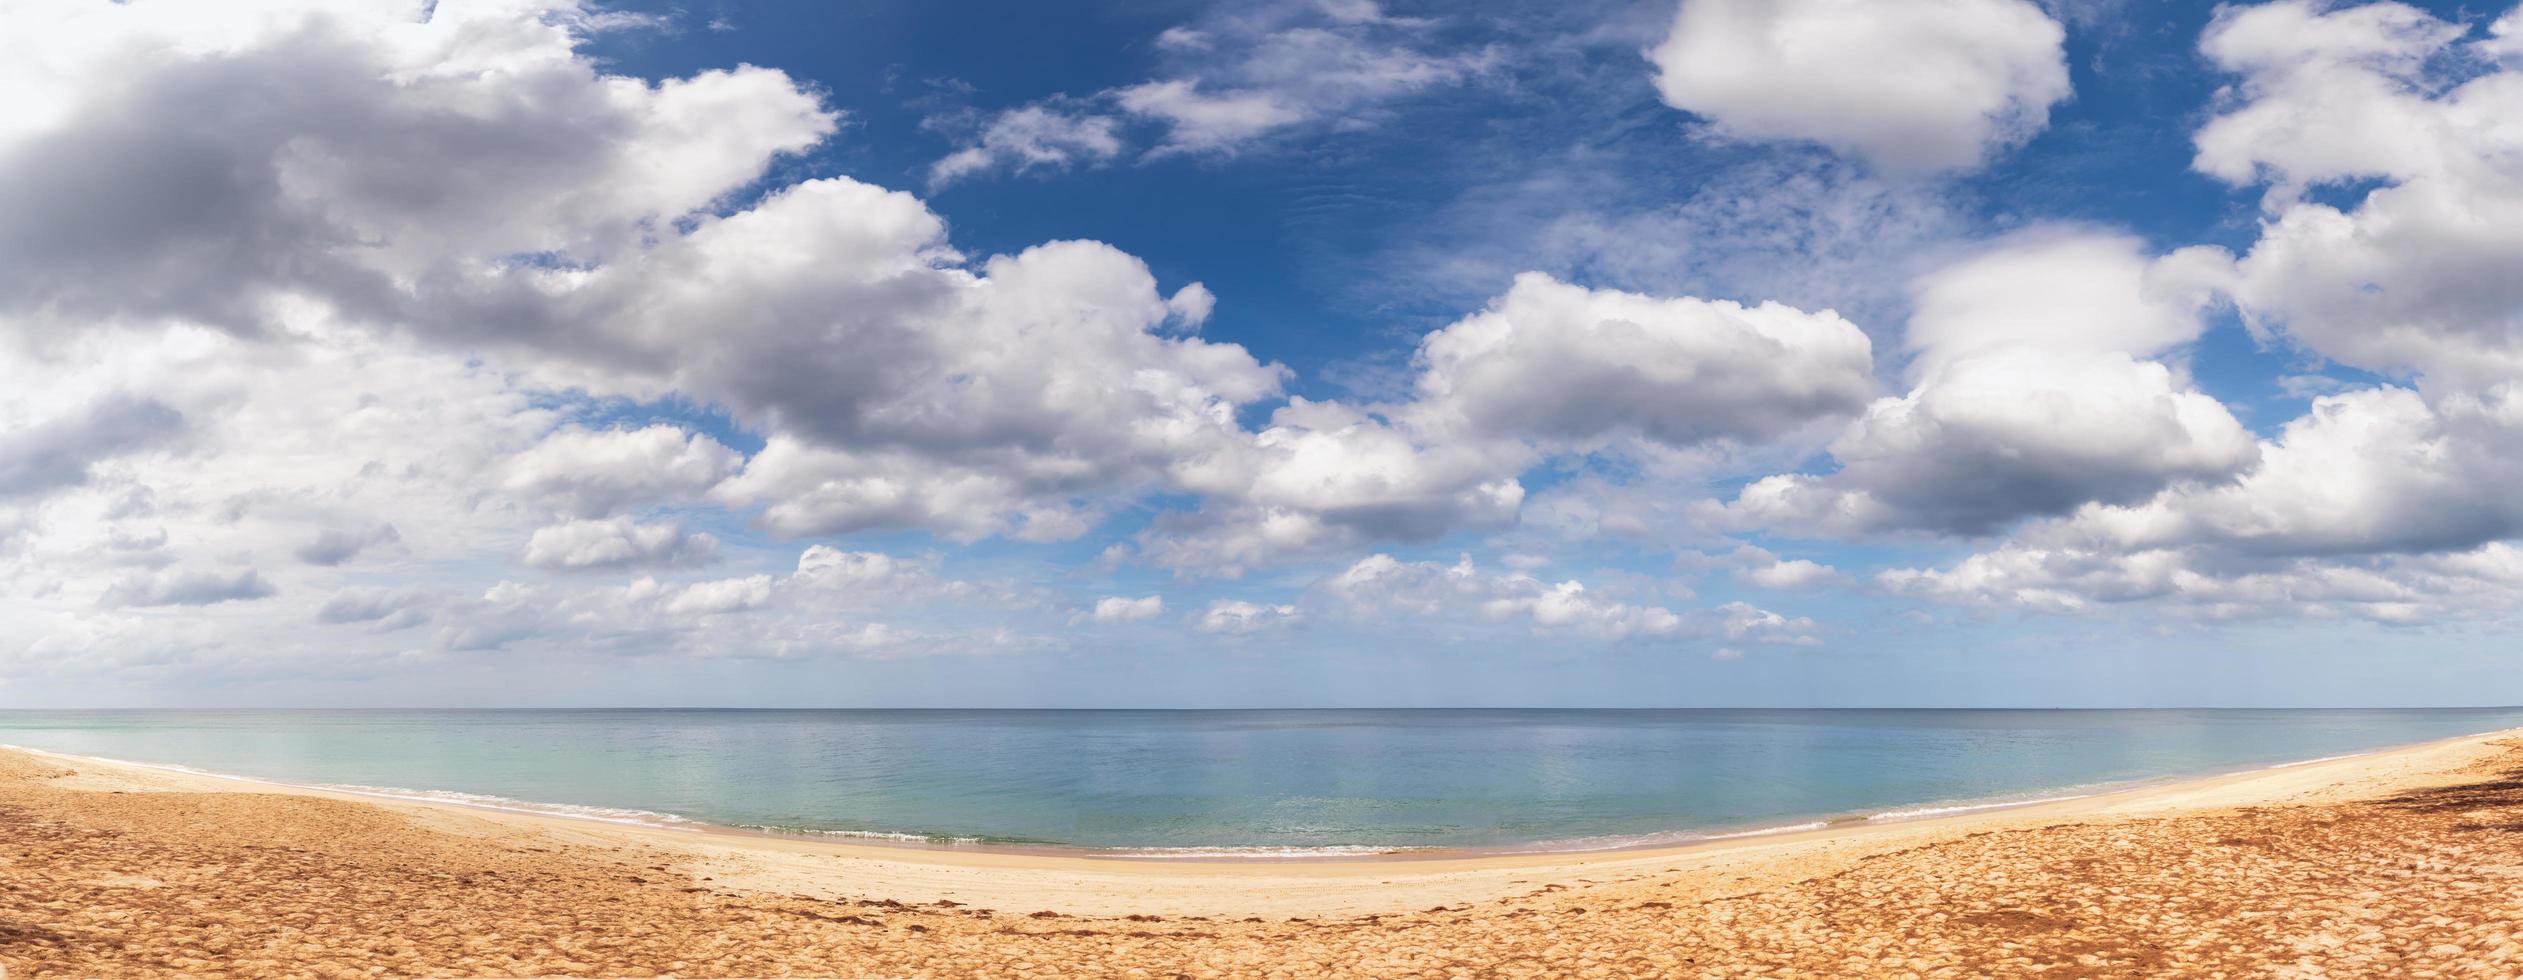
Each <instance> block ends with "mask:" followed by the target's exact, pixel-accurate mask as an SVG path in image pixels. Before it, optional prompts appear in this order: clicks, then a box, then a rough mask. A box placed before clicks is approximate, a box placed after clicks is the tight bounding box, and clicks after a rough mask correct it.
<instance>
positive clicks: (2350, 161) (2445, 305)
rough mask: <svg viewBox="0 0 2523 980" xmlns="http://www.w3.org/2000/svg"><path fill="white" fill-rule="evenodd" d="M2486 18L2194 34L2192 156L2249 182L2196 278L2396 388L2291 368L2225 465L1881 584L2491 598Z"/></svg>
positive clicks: (2520, 391) (2240, 612)
mask: <svg viewBox="0 0 2523 980" xmlns="http://www.w3.org/2000/svg"><path fill="white" fill-rule="evenodd" d="M2485 33H2486V36H2485V37H2484V38H2479V39H2473V38H2475V37H2476V35H2475V34H2474V33H2473V32H2472V31H2471V29H2470V28H2469V27H2468V26H2466V25H2463V24H2459V23H2455V22H2452V21H2447V20H2443V19H2440V18H2437V17H2435V16H2433V15H2430V14H2427V13H2425V12H2422V11H2419V10H2417V9H2414V8H2411V7H2407V6H2402V5H2399V4H2365V5H2358V6H2341V5H2331V4H2315V3H2302V2H2290V0H2281V2H2274V3H2266V4H2260V5H2255V6H2250V7H2229V8H2225V9H2223V10H2221V11H2220V12H2219V13H2218V15H2217V17H2216V19H2215V20H2214V22H2213V23H2211V24H2210V26H2209V28H2208V30H2207V32H2206V33H2205V35H2204V36H2203V37H2202V38H2201V41H2200V49H2201V51H2202V52H2203V53H2204V54H2205V55H2206V56H2207V57H2208V59H2209V60H2210V61H2212V62H2213V63H2214V64H2216V65H2217V66H2218V67H2219V68H2221V69H2223V70H2225V71H2227V72H2229V73H2231V74H2232V75H2233V76H2234V78H2235V82H2234V84H2233V85H2232V86H2231V87H2230V88H2229V89H2228V90H2227V91H2226V92H2225V93H2223V96H2222V100H2221V102H2222V104H2221V106H2220V111H2219V112H2218V113H2217V114H2216V115H2215V116H2214V117H2213V118H2211V119H2210V120H2208V121H2207V123H2205V124H2204V125H2203V126H2201V127H2200V129H2199V131H2198V132H2197V133H2196V135H2195V141H2196V145H2197V150H2198V153H2197V157H2196V159H2195V160H2194V165H2195V166H2196V167H2197V169H2199V170H2201V171H2203V172H2205V173H2208V174H2210V175H2213V176H2215V177H2218V178H2220V179H2222V180H2225V181H2227V182H2229V183H2232V184H2235V185H2238V186H2255V185H2256V186H2260V187H2262V188H2263V189H2264V196H2263V204H2264V207H2265V215H2264V218H2263V221H2262V225H2261V229H2260V235H2259V238H2258V240H2257V241H2256V242H2254V243H2253V244H2252V246H2251V247H2250V249H2249V251H2248V252H2246V253H2245V254H2244V255H2243V257H2242V258H2241V259H2240V260H2238V261H2235V262H2234V263H2233V264H2232V266H2231V267H2230V269H2228V270H2226V271H2225V272H2224V274H2223V277H2222V278H2221V279H2219V280H2216V281H2215V284H2216V285H2217V287H2218V288H2221V289H2223V290H2226V291H2228V292H2229V293H2230V295H2231V297H2232V299H2233V300H2234V302H2235V304H2236V305H2237V306H2238V307H2239V308H2240V310H2241V312H2242V314H2243V316H2244V319H2245V322H2246V323H2247V324H2249V325H2251V326H2252V327H2253V328H2254V329H2255V330H2256V331H2258V332H2260V333H2261V334H2262V335H2263V336H2265V337H2277V338H2281V339H2283V340H2286V341H2288V342H2291V343H2293V344H2294V345H2296V346H2298V347H2300V348H2302V349H2304V350H2307V351H2309V352H2311V353H2314V354H2317V355H2320V356H2321V357H2325V358H2328V359H2331V360H2334V361H2337V362H2339V363H2343V364H2347V365H2350V366H2353V367H2360V368H2365V369H2368V370H2372V371H2380V372H2397V373H2403V374H2408V375H2412V376H2414V377H2413V378H2412V380H2411V381H2410V382H2408V383H2406V384H2394V385H2379V386H2371V387H2357V386H2355V385H2349V384H2343V383H2340V382H2337V381H2334V380H2331V379H2328V378H2322V377H2314V378H2304V379H2294V380H2291V381H2290V383H2289V385H2288V387H2289V388H2290V390H2292V391H2294V392H2295V393H2296V394H2297V395H2298V396H2299V397H2309V398H2310V400H2311V404H2310V406H2309V409H2308V410H2307V411H2306V412H2305V414H2304V415H2303V416H2301V417H2299V418H2296V419H2294V420H2292V421H2289V422H2287V423H2286V424H2285V425H2284V426H2283V427H2282V428H2281V429H2280V430H2279V431H2278V432H2277V433H2276V435H2275V436H2273V437H2271V438H2268V439H2265V440H2262V441H2261V443H2260V445H2259V447H2258V449H2257V452H2256V453H2255V454H2254V456H2255V457H2256V462H2255V464H2254V465H2252V466H2250V467H2248V468H2246V469H2244V470H2243V471H2241V472H2239V473H2238V474H2237V475H2236V476H2235V477H2234V478H2233V479H2231V480H2225V481H2202V482H2197V483H2176V484H2174V485H2170V486H2167V487H2165V488H2163V489H2162V490H2160V491H2158V492H2156V493H2153V494H2151V495H2149V496H2147V497H2145V498H2143V499H2136V500H2103V501H2098V502H2096V503H2093V504H2090V505H2088V506H2086V507H2083V508H2081V509H2079V510H2077V511H2076V512H2075V513H2073V514H2070V515H2066V516H2063V517H2060V518H2058V519H2055V520H2051V521H2045V522H2040V523H2036V524H2034V525H2031V526H2029V527H2027V528H2025V529H2023V530H2022V531H2021V532H2019V533H2018V534H2017V535H2015V537H2014V538H2013V539H2011V540H2008V541H2006V542H2003V543H2001V544H1999V545H1998V546H1996V547H1994V548H1991V549H1989V550H1986V551H1983V552H1981V553H1979V554H1975V555H1972V556H1969V557H1967V558H1964V559H1962V560H1960V561H1957V562H1954V563H1952V564H1950V565H1948V566H1946V567H1942V568H1897V569H1893V570H1891V571H1888V572H1886V573H1884V575H1883V576H1882V581H1883V582H1884V584H1885V585H1886V586H1888V587H1890V588H1893V589H1895V590H1898V591H1904V592H1909V593H1913V594H1918V595H1924V596H1931V597H1936V598H1941V599H1946V600H1950V601H1957V602H1965V603H1971V604H1980V605H1990V606H2005V607H2016V608H2032V609H2071V610H2090V609H2107V608H2110V607H2111V606H2113V605H2116V604H2120V603H2130V602H2157V603H2162V604H2164V605H2166V606H2168V607H2169V608H2172V609H2174V610H2176V611H2179V612H2182V613H2186V614H2190V615H2197V616H2207V617H2259V616H2296V617H2356V618H2362V619H2368V620H2374V621H2379V622H2385V623H2414V622H2429V621H2441V620H2445V619H2457V618H2463V617H2470V616H2485V615H2504V614H2510V613H2511V611H2512V610H2513V609H2514V608H2515V606H2516V605H2517V603H2516V602H2515V596H2516V589H2517V585H2518V583H2523V578H2518V576H2517V574H2516V572H2517V566H2516V564H2515V554H2516V552H2515V548H2514V546H2513V543H2512V542H2513V540H2514V539H2515V538H2516V537H2517V536H2523V510H2518V508H2517V507H2516V506H2515V504H2514V503H2513V501H2512V500H2511V499H2510V498H2511V497H2512V496H2513V495H2512V494H2511V493H2509V492H2507V491H2506V488H2508V487H2511V486H2513V485H2514V481H2515V480H2516V479H2517V478H2518V477H2523V471H2518V469H2517V466H2516V464H2515V462H2514V460H2516V459H2518V458H2523V455H2518V452H2519V451H2523V386H2518V385H2517V384H2516V383H2515V381H2514V379H2515V378H2516V377H2519V376H2523V318H2518V317H2517V315H2516V312H2515V311H2516V310H2517V309H2523V292H2517V289H2518V286H2517V284H2516V281H2515V277H2514V276H2513V275H2512V269H2514V268H2515V267H2517V265H2518V263H2523V237H2519V236H2517V235H2516V234H2513V233H2511V232H2510V231H2509V229H2511V228H2514V227H2523V182H2518V179H2517V177H2516V175H2515V173H2514V171H2513V168H2512V167H2511V166H2510V162H2511V160H2512V159H2513V156H2514V153H2515V150H2516V147H2517V145H2518V144H2517V143H2516V140H2515V137H2514V133H2513V132H2512V127H2511V126H2510V125H2508V124H2507V123H2506V122H2505V121H2506V120H2507V119H2510V118H2513V117H2514V115H2515V114H2516V113H2517V112H2518V111H2523V101H2518V97H2517V93H2518V92H2523V88H2518V86H2517V79H2518V77H2523V76H2517V75H2516V69H2517V66H2516V65H2514V64H2513V63H2511V61H2510V60H2509V59H2508V54H2509V52H2508V50H2507V48H2506V47H2504V45H2505V44H2506V43H2507V42H2508V41H2509V39H2510V35H2511V34H2512V19H2511V17H2509V18H2507V19H2503V20H2500V21H2498V22H2497V23H2495V24H2491V25H2489V27H2488V30H2487V31H2486V32H2485ZM2465 49H2469V50H2465ZM2474 54H2475V55H2476V56H2477V57H2465V55H2474ZM2212 278H2213V277H2212Z"/></svg>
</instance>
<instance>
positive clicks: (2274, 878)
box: [0, 733, 2523, 978]
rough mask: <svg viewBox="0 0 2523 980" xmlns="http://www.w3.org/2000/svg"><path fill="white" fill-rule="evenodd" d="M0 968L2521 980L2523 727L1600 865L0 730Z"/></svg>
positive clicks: (84, 972)
mask: <svg viewBox="0 0 2523 980" xmlns="http://www.w3.org/2000/svg"><path fill="white" fill-rule="evenodd" d="M0 841H4V842H5V846H0V964H5V965H6V966H7V968H8V975H9V976H10V977H13V978H14V977H30V976H32V977H54V976H61V977H88V976H94V977H123V976H235V977H354V976H357V977H366V976H398V977H399V976H582V977H594V976H668V975H671V976H686V977H739V976H742V977H757V976H803V977H863V976H864V977H878V976H1036V977H1047V976H1156V977H1171V976H1177V975H1183V976H1192V977H1224V976H1534V977H1541V976H1636V977H1672V976H1685V977H1687V976H1711V977H1715V976H1728V977H1731V976H1905V975H1916V976H2032V975H2041V976H2167V975H2179V976H2218V975H2223V976H2323V975H2330V976H2403V977H2425V976H2481V977H2513V976H2518V975H2523V737H2518V736H2517V735H2516V734H2514V733H2505V734H2501V735H2494V736H2477V737H2471V738H2465V739H2455V740H2450V741H2446V742H2437V743H2429V744H2427V745H2422V746H2412V747H2408V748H2403V749H2394V750H2388V751H2384V752H2378V753H2373V754H2369V755H2363V756H2357V757H2353V758H2346V759H2333V760H2324V761H2320V762H2313V763H2308V764H2303V765H2296V766H2289V767H2286V768H2281V769H2270V770H2262V771H2259V772H2252V773H2242V774H2236V775H2230V776H2219V777H2214V778H2209V779H2199V780H2190V781H2184V782H2179V783H2172V784H2167V785H2160V786H2152V787H2146V788H2142V789H2135V790H2129V791H2124V792H2119V793H2111V794H2105V795H2099V796H2094V797H2089V798H2085V799H2079V800H2071V801H2064V802H2058V803H2049V804H2041V805H2036V806H2030V807H2023V808H2017V809H2009V810H1998V811H1983V812H1977V813H1967V814H1959V815H1955V816H1951V817H1944V818H1938V819H1931V820H1921V821H1915V822H1903V823H1885V824H1866V825H1859V826H1850V827H1835V828H1831V829H1829V830H1824V831H1816V832H1809V833H1796V834H1781V835H1776V836H1768V837H1754V838H1741V839H1735V840H1727V841H1716V842H1709V843H1703V844H1697V845H1691V846H1687V847H1680V848H1669V849H1662V850H1642V851H1620V852H1601V853H1591V854H1541V855H1509V856H1495V857H1481V858H1463V859H1447V860H1425V859H1417V860H1360V861H1344V862H1336V863H1295V864H1290V863H1277V864H1274V863H1268V862H1239V863H1223V862H1193V861H1162V862H1152V861H1126V860H1115V859H1098V858H1088V857H1077V856H1066V855H1042V854H1012V853H1002V852H963V851H921V850H906V849H900V848H887V847H879V846H869V845H860V844H849V843H834V842H825V841H812V840H787V839H773V838H763V837H752V836H745V835H736V834H718V833H707V832H695V831H683V830H674V829H661V828H652V827H637V826H622V825H613V824H603V823H595V822H588V821H575V820H567V819H562V818H556V817H544V816H537V815H531V814H519V813H507V812H496V811H486V810H476V809H467V808H462V807H455V806H448V805H443V804H432V803H416V802H404V801H387V800H377V799H372V798H364V797H349V796H344V795H341V794H334V793H326V792H322V791H316V790H305V789H297V788H292V787H280V786H274V785H270V784H258V783H250V782H240V781H235V780H226V779H219V778H215V777H209V776H202V775H197V774H189V773H180V772H169V771H164V770H157V769H149V768H144V767H137V766H130V765H125V764H119V763H110V762H103V761H99V760H88V759H79V758H73V757H66V756H57V755H47V754H41V753H31V752H22V751H13V750H12V751H0Z"/></svg>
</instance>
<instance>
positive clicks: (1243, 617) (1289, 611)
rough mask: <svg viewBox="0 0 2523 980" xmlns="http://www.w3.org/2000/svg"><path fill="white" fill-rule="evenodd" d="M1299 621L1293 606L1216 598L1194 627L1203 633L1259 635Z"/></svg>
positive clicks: (1202, 612)
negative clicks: (1264, 631)
mask: <svg viewBox="0 0 2523 980" xmlns="http://www.w3.org/2000/svg"><path fill="white" fill-rule="evenodd" d="M1298 618H1299V614H1298V612H1297V607H1295V606H1292V605H1284V604H1283V605H1265V604H1262V603H1255V602H1246V601H1244V600H1242V599H1217V600H1212V601H1211V602H1210V603H1209V608H1207V609H1205V610H1202V611H1201V613H1200V618H1199V620H1198V621H1196V622H1194V623H1193V624H1192V628H1193V629H1196V630H1199V631H1200V632H1203V633H1212V634H1225V635H1235V636H1241V635H1245V634H1251V633H1259V632H1262V631H1263V630H1267V629H1273V628H1276V627H1280V626H1285V625H1288V624H1290V623H1294V622H1296V621H1297V619H1298Z"/></svg>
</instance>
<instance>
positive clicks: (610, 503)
mask: <svg viewBox="0 0 2523 980" xmlns="http://www.w3.org/2000/svg"><path fill="white" fill-rule="evenodd" d="M743 460H744V457H742V456H739V455H737V453H736V451H735V450H733V449H729V448H727V447H726V446H724V445H720V444H719V442H718V440H716V439H712V438H710V437H708V436H705V435H702V434H700V433H697V432H686V431H684V430H682V429H679V428H676V427H675V426H671V425H650V426H645V427H642V428H638V429H604V430H595V429H587V428H583V427H580V426H565V427H562V428H560V429H558V430H555V431H554V432H552V434H550V435H547V436H545V437H544V438H543V440H542V441H541V442H538V443H536V444H535V445H534V446H533V448H530V449H527V450H526V451H524V452H522V453H518V454H517V455H515V456H513V457H511V458H510V459H509V460H508V462H507V464H506V465H505V466H503V467H501V470H502V473H501V475H500V486H501V488H502V489H504V490H507V491H509V492H511V493H515V494H519V495H523V496H528V497H544V498H549V499H551V500H553V501H554V502H555V503H556V504H557V506H558V509H560V510H561V511H563V512H565V513H569V514H573V515H576V516H579V517H603V516H605V515H607V514H611V513H614V512H616V511H619V510H621V509H623V508H626V507H634V506H642V505H647V504H653V503H667V502H673V501H675V500H678V499H689V498H692V497H697V496H699V495H700V494H701V493H702V492H704V491H707V490H708V489H709V488H711V487H713V486H716V485H718V482H719V481H720V480H723V479H726V478H727V477H729V476H732V475H734V474H735V472H736V471H737V469H738V468H739V467H740V466H741V465H742V463H743Z"/></svg>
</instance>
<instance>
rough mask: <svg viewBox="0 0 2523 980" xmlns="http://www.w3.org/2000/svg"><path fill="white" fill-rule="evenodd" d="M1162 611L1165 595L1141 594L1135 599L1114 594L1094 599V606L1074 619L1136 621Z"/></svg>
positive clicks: (1154, 615) (1153, 617)
mask: <svg viewBox="0 0 2523 980" xmlns="http://www.w3.org/2000/svg"><path fill="white" fill-rule="evenodd" d="M1164 611H1165V597H1164V596H1161V595H1152V596H1142V597H1140V598H1137V599H1133V598H1130V597H1128V596H1117V595H1114V596H1105V597H1103V598H1101V599H1097V600H1095V608H1093V609H1091V610H1088V611H1087V612H1085V613H1084V614H1081V615H1080V616H1077V617H1074V619H1075V620H1077V621H1085V622H1095V623H1106V624H1110V623H1136V622H1140V621H1143V620H1149V619H1155V618H1156V617H1157V614H1159V613H1162V612H1164Z"/></svg>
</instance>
